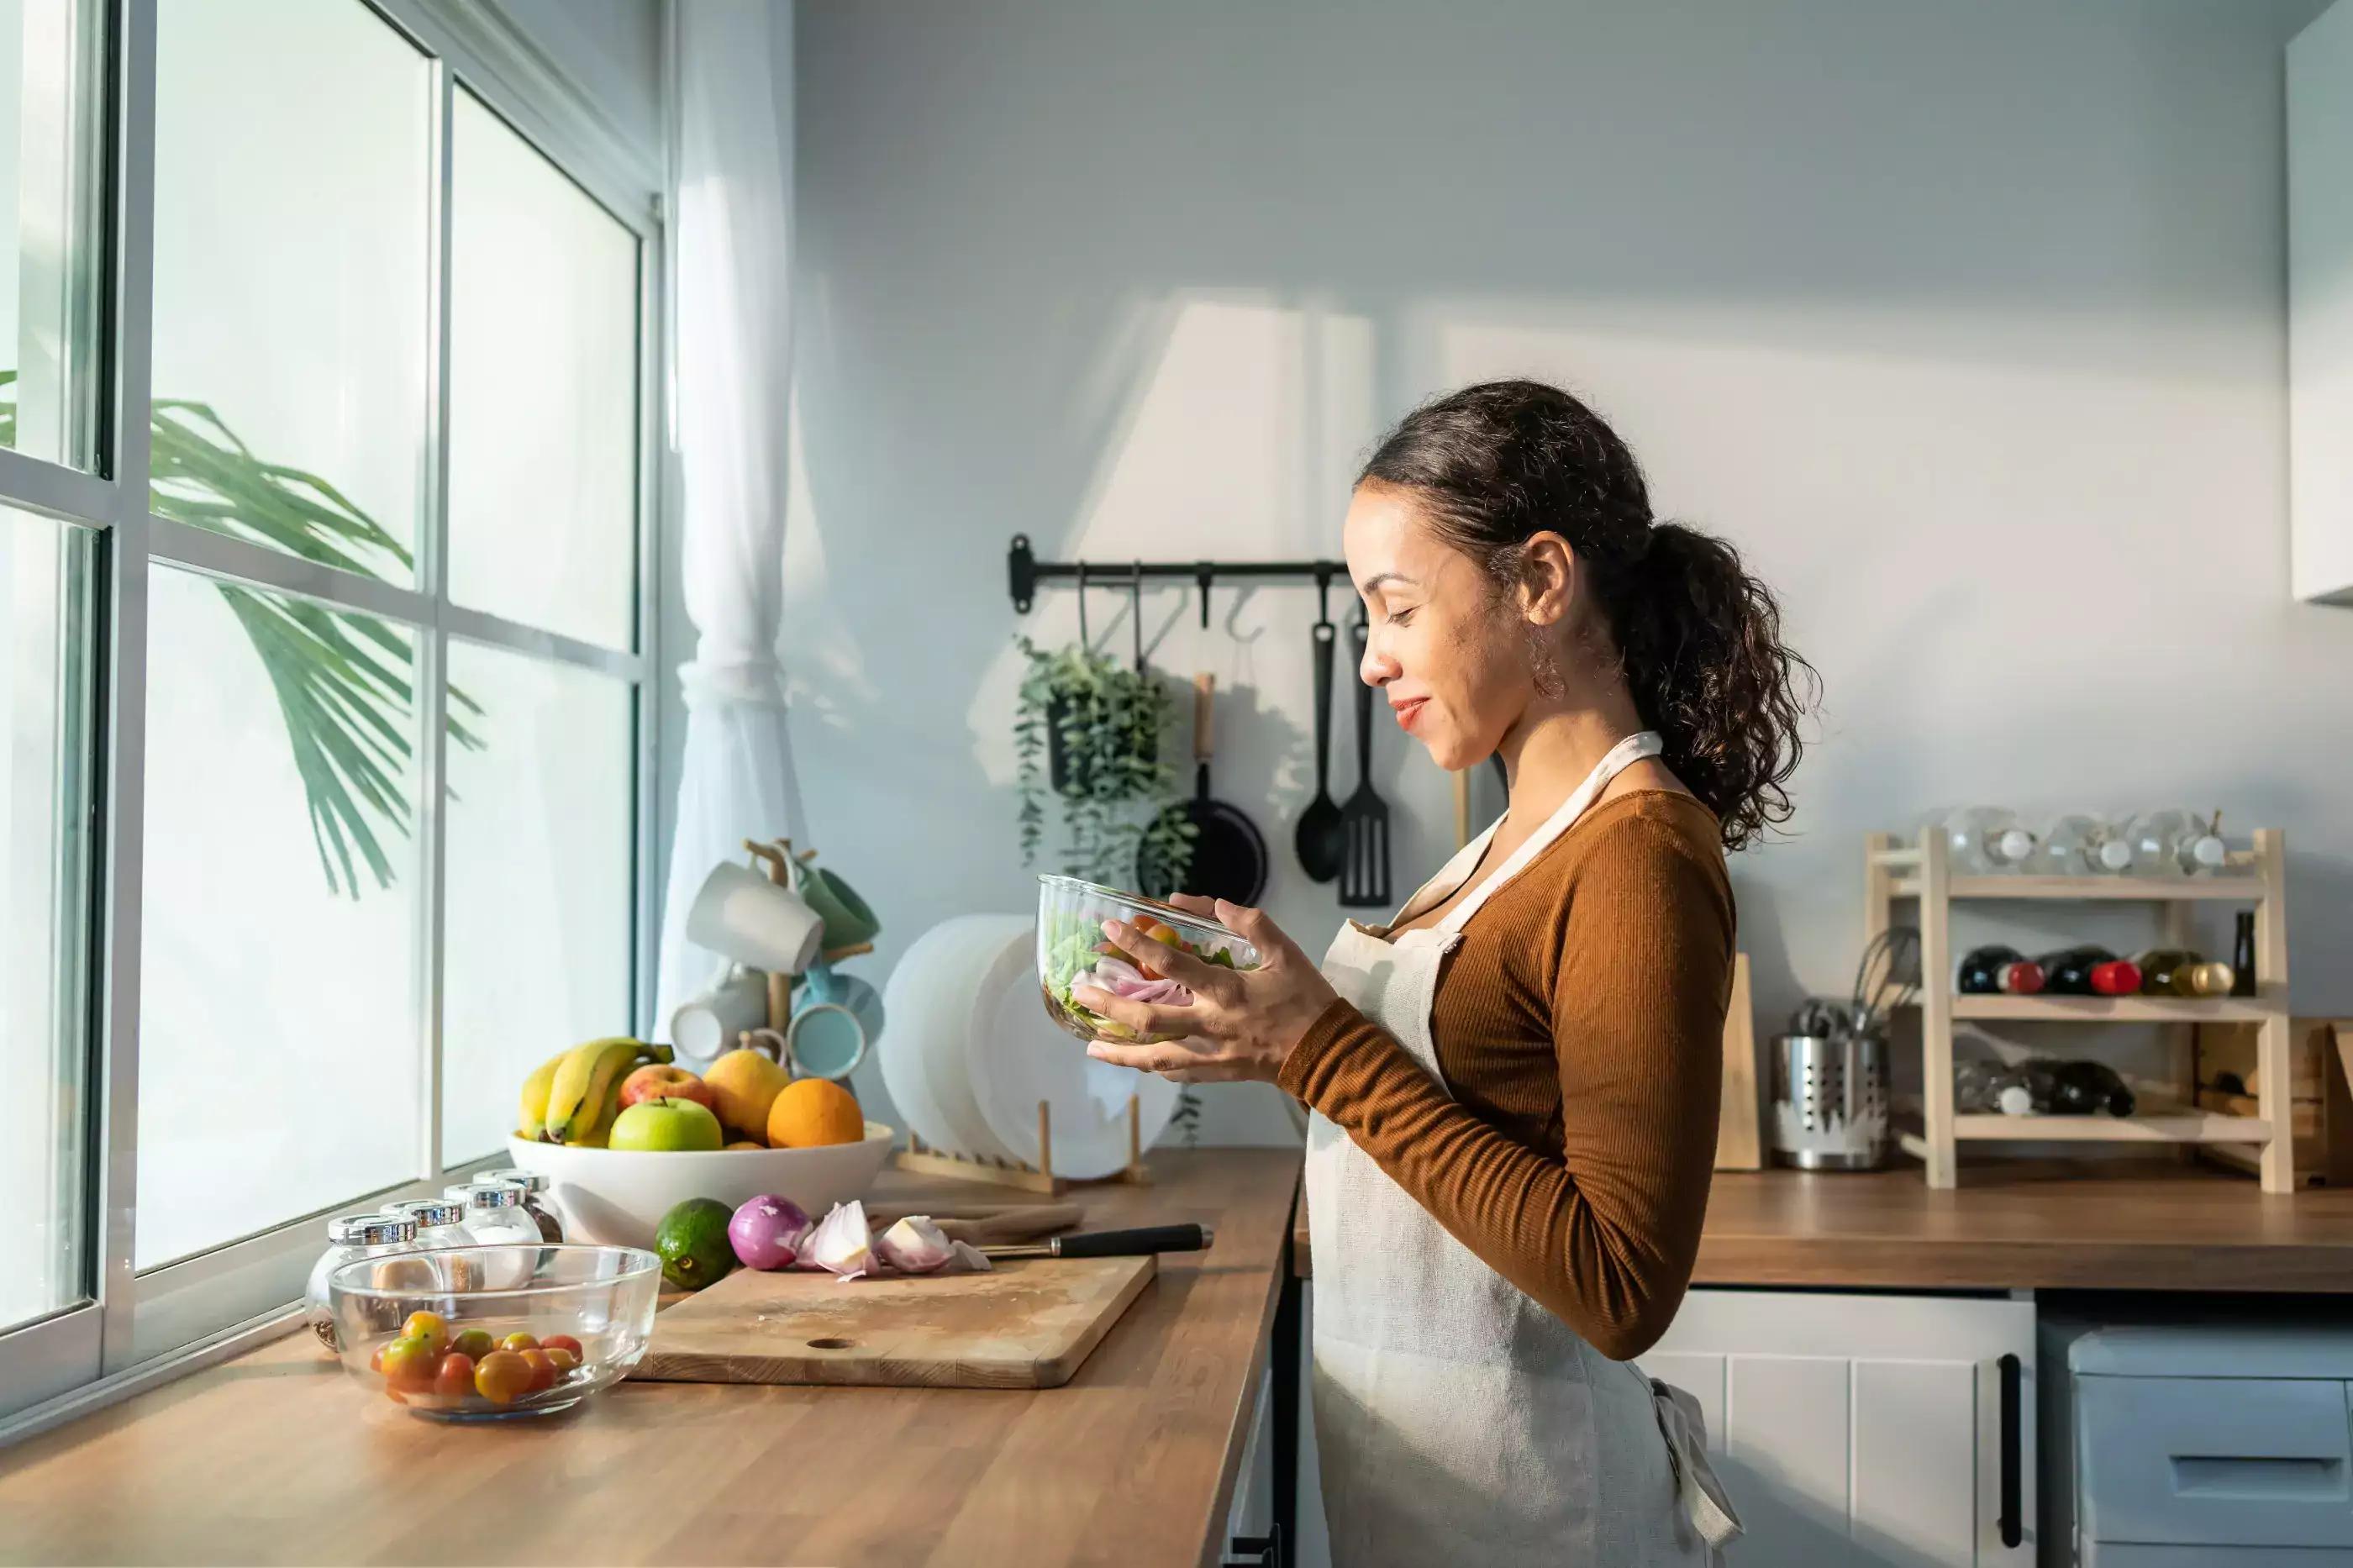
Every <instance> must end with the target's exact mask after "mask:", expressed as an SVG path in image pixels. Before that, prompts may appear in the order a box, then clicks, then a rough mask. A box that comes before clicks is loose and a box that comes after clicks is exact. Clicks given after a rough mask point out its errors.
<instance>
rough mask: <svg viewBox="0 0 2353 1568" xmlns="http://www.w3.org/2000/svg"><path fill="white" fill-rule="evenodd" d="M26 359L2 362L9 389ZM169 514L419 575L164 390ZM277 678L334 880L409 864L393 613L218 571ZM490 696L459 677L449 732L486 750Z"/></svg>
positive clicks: (406, 759)
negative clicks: (396, 853)
mask: <svg viewBox="0 0 2353 1568" xmlns="http://www.w3.org/2000/svg"><path fill="white" fill-rule="evenodd" d="M15 381H16V373H15V372H14V371H0V388H5V387H8V386H10V385H12V384H14V383H15ZM149 438H150V443H151V452H152V454H153V483H152V486H151V489H150V500H149V502H148V504H149V505H150V506H151V507H152V508H153V510H154V511H155V514H156V515H157V516H159V517H164V518H169V519H171V520H172V521H175V522H183V523H186V524H189V525H190V526H192V527H195V528H202V529H207V530H210V531H212V532H215V533H219V534H225V535H227V537H229V538H231V539H242V540H244V541H246V542H248V543H253V544H259V545H263V546H266V547H268V548H269V549H273V550H283V551H285V552H288V553H290V554H292V555H299V556H301V558H302V559H303V560H305V561H314V562H316V563H319V564H320V565H322V566H331V567H333V568H334V569H335V570H337V571H340V572H351V573H355V574H358V575H360V576H363V577H373V578H375V579H377V580H378V581H380V582H397V583H403V584H406V582H408V581H409V579H410V577H411V575H412V574H413V572H414V568H415V561H414V558H413V557H412V556H411V554H410V552H409V551H408V549H407V547H406V546H405V545H403V544H402V543H401V542H400V541H399V540H397V539H396V538H394V537H393V536H392V535H391V534H390V533H389V532H387V531H385V529H384V527H383V526H382V525H381V524H379V523H378V522H377V521H375V519H374V518H372V517H370V516H369V515H368V514H367V513H366V512H364V511H363V510H360V508H359V507H357V506H355V505H354V504H353V502H352V500H351V499H350V498H349V497H347V496H345V495H344V494H343V491H341V490H340V489H336V488H335V487H334V486H333V485H332V484H329V483H328V482H327V481H326V480H325V479H322V478H320V477H319V476H318V475H316V474H312V473H309V472H306V471H305V470H303V469H301V468H291V467H289V466H287V465H285V464H282V463H272V462H268V461H265V460H264V459H263V458H261V457H260V456H259V454H258V453H256V452H255V451H254V450H253V448H252V447H248V446H247V445H246V443H245V442H244V441H243V440H241V439H240V438H239V437H237V433H236V432H235V431H234V430H231V429H230V428H229V427H228V426H227V423H226V422H224V421H223V420H222V418H221V417H220V416H219V415H218V414H217V413H216V412H215V411H214V410H213V409H212V408H211V407H210V406H209V405H206V404H202V403H193V402H187V401H183V400H175V399H168V398H159V399H157V400H156V401H155V403H154V405H153V413H152V415H151V416H150V419H149ZM0 445H6V446H9V447H14V446H15V445H16V405H15V403H14V402H13V401H7V400H0ZM218 587H219V590H220V595H221V597H222V599H223V600H224V601H226V602H227V605H228V607H229V610H230V612H231V613H232V614H234V615H235V616H237V624H238V625H239V626H242V627H243V628H244V630H245V634H246V637H247V638H248V640H249V641H250V642H251V643H252V644H253V651H254V653H255V654H256V655H257V656H258V657H259V658H260V660H261V665H262V668H263V670H264V672H265V673H267V674H268V676H269V684H270V688H271V689H272V691H273V692H274V693H275V695H276V697H277V699H278V710H279V713H280V717H282V718H283V719H284V720H285V722H286V742H287V746H288V749H289V750H290V752H291V753H292V756H293V762H294V769H295V772H296V773H297V774H298V775H299V776H300V777H301V781H302V793H303V795H304V799H305V804H306V805H307V806H308V808H309V814H310V823H311V841H312V843H313V845H314V846H315V847H316V848H317V850H318V854H319V867H320V869H321V870H322V872H324V873H325V876H326V879H327V887H328V889H330V890H331V891H333V892H337V893H348V894H349V895H350V896H351V897H353V898H357V897H359V894H360V885H361V884H360V876H361V870H362V868H365V871H366V873H367V875H369V876H371V877H373V878H374V879H375V884H376V886H377V887H379V888H388V887H390V886H392V884H393V882H394V880H395V877H396V873H395V869H394V866H393V862H392V858H391V857H390V856H389V855H388V854H387V853H386V852H385V841H386V840H387V839H388V838H394V837H398V838H406V837H407V836H408V833H409V829H410V826H411V820H410V819H411V816H412V812H411V810H410V806H409V800H408V793H407V791H406V789H405V788H404V787H403V784H402V779H403V777H404V775H405V774H406V772H407V770H408V766H409V763H410V761H411V758H412V754H413V752H414V748H413V746H412V745H411V743H410V741H409V737H410V735H412V734H413V733H415V730H416V714H417V707H416V680H415V669H416V666H415V657H414V654H415V649H414V646H413V640H412V638H411V637H410V635H409V634H408V633H407V632H406V631H405V630H403V629H401V628H399V627H396V626H392V625H390V624H387V623H386V622H385V621H384V620H383V619H382V618H381V617H379V616H370V615H364V614H363V613H361V612H359V611H356V610H343V609H336V608H333V607H332V606H330V605H322V604H319V603H317V602H316V601H314V600H310V599H301V598H296V597H294V596H292V595H285V594H279V593H273V592H264V591H260V590H257V589H253V588H247V587H241V586H238V585H237V584H229V583H223V584H218ZM483 716H484V715H483V711H482V706H481V704H480V703H479V702H477V701H475V700H473V699H472V698H470V697H469V696H467V695H466V693H465V692H463V691H461V690H459V689H458V688H456V687H454V686H453V687H451V688H449V700H448V735H449V739H450V740H452V741H454V742H457V743H458V744H459V745H460V746H464V747H465V748H467V749H468V750H470V751H479V750H480V749H481V747H482V744H483V742H482V738H481V735H480V731H478V730H477V729H475V728H474V727H472V726H471V725H470V723H469V722H468V721H470V720H472V721H479V720H480V719H481V718H482V717H483Z"/></svg>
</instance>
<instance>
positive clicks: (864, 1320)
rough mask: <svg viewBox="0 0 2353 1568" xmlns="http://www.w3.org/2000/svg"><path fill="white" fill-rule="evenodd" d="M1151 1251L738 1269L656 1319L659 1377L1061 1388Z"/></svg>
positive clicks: (1147, 1268) (1150, 1262) (647, 1362)
mask: <svg viewBox="0 0 2353 1568" xmlns="http://www.w3.org/2000/svg"><path fill="white" fill-rule="evenodd" d="M1154 1268H1155V1260H1154V1259H1153V1258H1014V1259H1008V1260H1005V1261H1002V1262H999V1263H998V1264H997V1267H996V1268H995V1269H993V1270H992V1271H990V1272H988V1273H986V1274H935V1275H917V1276H913V1277H912V1278H910V1277H906V1276H883V1277H880V1278H874V1279H852V1280H849V1281H848V1282H846V1283H845V1282H843V1281H841V1280H839V1279H836V1278H835V1277H834V1276H833V1275H830V1274H812V1273H803V1272H798V1271H789V1270H788V1271H786V1272H783V1273H776V1274H763V1273H760V1272H758V1271H757V1270H754V1269H750V1268H739V1269H737V1270H736V1271H735V1272H734V1273H733V1274H730V1275H729V1276H728V1277H727V1278H726V1279H722V1280H721V1281H720V1282H719V1283H718V1284H716V1285H713V1286H712V1287H710V1288H709V1289H706V1290H703V1291H702V1292H701V1293H700V1294H698V1295H696V1296H694V1297H692V1298H691V1299H690V1300H684V1301H681V1302H680V1303H679V1304H678V1305H677V1306H675V1307H672V1308H670V1309H669V1310H666V1311H664V1312H661V1313H660V1314H659V1315H658V1316H656V1318H655V1319H654V1331H653V1341H652V1342H651V1343H650V1344H649V1346H648V1347H647V1350H646V1357H645V1359H644V1360H643V1361H641V1362H639V1363H638V1366H637V1370H636V1371H635V1372H633V1373H630V1374H629V1375H630V1376H632V1377H638V1378H644V1379H649V1380H651V1381H653V1382H657V1383H817V1384H868V1385H881V1386H887V1387H894V1388H1058V1387H1060V1385H1061V1384H1065V1383H1068V1382H1069V1381H1070V1380H1071V1374H1073V1373H1076V1372H1077V1371H1078V1370H1079V1366H1080V1363H1082V1362H1084V1361H1085V1360H1086V1359H1087V1352H1090V1351H1092V1350H1093V1349H1094V1348H1095V1345H1096V1343H1097V1342H1099V1341H1100V1340H1102V1338H1103V1335H1104V1334H1105V1333H1107V1332H1109V1331H1110V1330H1111V1326H1112V1324H1113V1323H1114V1322H1116V1321H1119V1315H1120V1314H1121V1313H1122V1312H1124V1311H1125V1310H1127V1304H1128V1303H1129V1302H1130V1301H1133V1300H1135V1298H1136V1295H1137V1293H1138V1292H1140V1291H1141V1290H1142V1289H1144V1287H1145V1284H1146V1283H1147V1282H1148V1281H1149V1280H1150V1279H1152V1276H1153V1271H1154Z"/></svg>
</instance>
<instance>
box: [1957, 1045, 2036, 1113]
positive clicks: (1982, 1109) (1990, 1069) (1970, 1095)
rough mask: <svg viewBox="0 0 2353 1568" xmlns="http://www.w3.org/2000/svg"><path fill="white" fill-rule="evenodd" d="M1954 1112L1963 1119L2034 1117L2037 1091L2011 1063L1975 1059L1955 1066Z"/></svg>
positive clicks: (1960, 1062)
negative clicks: (1969, 1117) (1995, 1116)
mask: <svg viewBox="0 0 2353 1568" xmlns="http://www.w3.org/2000/svg"><path fill="white" fill-rule="evenodd" d="M1953 1109H1954V1110H1957V1111H1959V1112H1960V1113H1961V1114H1962V1115H1964V1116H1994V1115H2000V1116H2031V1115H2033V1114H2034V1091H2033V1089H2032V1088H2031V1086H2030V1085H2029V1084H2028V1082H2027V1079H2026V1075H2025V1074H2023V1073H2021V1071H2019V1069H2018V1068H2014V1067H2012V1066H2010V1064H2009V1063H2007V1062H1998V1061H1985V1060H1981V1059H1978V1058H1970V1059H1969V1060H1967V1061H1959V1062H1955V1063H1954V1064H1953Z"/></svg>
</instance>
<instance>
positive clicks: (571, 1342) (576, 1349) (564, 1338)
mask: <svg viewBox="0 0 2353 1568" xmlns="http://www.w3.org/2000/svg"><path fill="white" fill-rule="evenodd" d="M539 1348H540V1349H542V1350H543V1351H570V1352H572V1358H573V1359H574V1360H575V1361H577V1360H579V1359H580V1342H579V1341H578V1340H575V1339H574V1338H573V1337H572V1336H571V1335H570V1334H550V1335H548V1336H547V1338H545V1339H543V1340H542V1341H540V1342H539Z"/></svg>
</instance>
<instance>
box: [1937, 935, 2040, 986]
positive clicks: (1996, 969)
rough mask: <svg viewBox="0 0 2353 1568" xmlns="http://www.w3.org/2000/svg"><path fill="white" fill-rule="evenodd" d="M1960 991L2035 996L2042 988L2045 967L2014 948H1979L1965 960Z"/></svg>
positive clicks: (1962, 961) (1959, 978)
mask: <svg viewBox="0 0 2353 1568" xmlns="http://www.w3.org/2000/svg"><path fill="white" fill-rule="evenodd" d="M1956 989H1957V990H1958V991H1960V992H1961V993H1962V994H1964V995H1968V996H1996V995H2007V996H2031V995H2033V994H2035V993H2036V992H2038V991H2040V990H2042V965H2041V964H2039V963H2035V962H2034V961H2033V960H2032V959H2030V958H2028V957H2027V956H2026V955H2025V954H2024V953H2022V952H2019V951H2018V949H2016V948H2014V947H1978V948H1972V949H1970V950H1969V952H1968V956H1967V957H1965V958H1963V959H1962V960H1961V968H1960V973H1959V976H1958V978H1957V982H1956Z"/></svg>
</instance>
